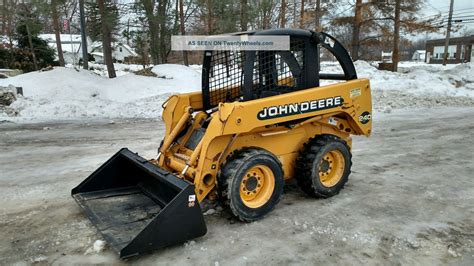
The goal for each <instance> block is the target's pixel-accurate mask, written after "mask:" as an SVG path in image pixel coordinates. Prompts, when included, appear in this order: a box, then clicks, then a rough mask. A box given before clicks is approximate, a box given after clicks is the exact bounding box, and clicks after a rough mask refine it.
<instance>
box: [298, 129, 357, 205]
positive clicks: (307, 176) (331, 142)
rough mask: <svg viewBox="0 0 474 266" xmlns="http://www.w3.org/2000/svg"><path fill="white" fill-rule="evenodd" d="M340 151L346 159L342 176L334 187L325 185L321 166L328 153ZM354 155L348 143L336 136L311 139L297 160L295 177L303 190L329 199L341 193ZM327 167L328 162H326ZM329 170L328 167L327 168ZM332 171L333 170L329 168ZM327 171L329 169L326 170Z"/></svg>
mask: <svg viewBox="0 0 474 266" xmlns="http://www.w3.org/2000/svg"><path fill="white" fill-rule="evenodd" d="M331 151H338V152H340V154H341V155H342V157H343V158H344V163H343V167H344V168H343V170H342V176H341V177H340V179H339V180H338V181H337V183H335V184H334V185H332V186H326V185H324V184H323V182H322V181H321V178H320V171H321V165H322V164H323V160H324V157H323V156H325V155H326V154H327V153H328V152H331ZM351 159H352V155H351V152H350V148H349V146H348V145H347V143H346V142H345V141H344V140H342V139H340V138H338V137H336V136H334V135H320V136H317V137H315V138H313V139H310V140H309V142H308V143H306V144H305V145H304V147H303V149H302V151H301V152H300V154H299V156H298V158H297V160H296V169H295V177H296V180H297V183H298V185H299V187H300V188H301V190H303V191H304V192H306V193H307V194H308V195H310V196H312V197H317V198H329V197H332V196H334V195H336V194H338V193H339V191H340V190H341V189H343V188H344V185H345V184H346V183H347V181H348V178H349V174H350V173H351V166H352V161H351ZM325 163H326V165H327V162H325ZM326 168H327V166H326ZM329 169H331V168H329ZM326 170H327V169H326Z"/></svg>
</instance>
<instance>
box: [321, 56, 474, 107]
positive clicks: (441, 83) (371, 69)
mask: <svg viewBox="0 0 474 266" xmlns="http://www.w3.org/2000/svg"><path fill="white" fill-rule="evenodd" d="M354 65H355V67H356V70H357V76H358V77H359V78H368V79H369V80H370V85H371V88H372V104H373V106H374V109H376V110H379V111H386V112H390V111H391V110H392V109H393V108H404V107H432V106H473V105H474V75H473V74H474V63H467V64H458V65H447V66H443V65H430V64H426V63H413V62H401V63H400V64H399V70H400V72H391V71H381V70H378V69H377V63H369V62H366V61H357V62H355V64H354ZM321 72H324V73H342V69H341V67H340V66H339V64H338V63H337V62H324V63H322V64H321ZM329 83H334V81H323V82H322V84H329Z"/></svg>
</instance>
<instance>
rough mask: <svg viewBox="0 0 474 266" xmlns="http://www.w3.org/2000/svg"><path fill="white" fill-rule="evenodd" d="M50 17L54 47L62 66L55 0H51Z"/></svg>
mask: <svg viewBox="0 0 474 266" xmlns="http://www.w3.org/2000/svg"><path fill="white" fill-rule="evenodd" d="M51 17H52V18H53V29H54V35H55V38H56V49H57V52H58V59H59V65H60V66H64V54H63V46H62V45H61V28H60V25H59V14H58V3H57V0H52V1H51Z"/></svg>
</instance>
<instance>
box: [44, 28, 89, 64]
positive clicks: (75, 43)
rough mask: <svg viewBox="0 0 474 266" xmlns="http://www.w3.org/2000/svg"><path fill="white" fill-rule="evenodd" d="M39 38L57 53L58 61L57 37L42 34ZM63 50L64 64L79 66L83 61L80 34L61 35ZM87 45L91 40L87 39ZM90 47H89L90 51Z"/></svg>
mask: <svg viewBox="0 0 474 266" xmlns="http://www.w3.org/2000/svg"><path fill="white" fill-rule="evenodd" d="M39 37H40V38H41V39H43V40H45V41H46V42H48V46H49V47H51V48H53V49H54V50H55V51H56V60H57V59H58V56H57V54H58V48H57V47H56V36H55V35H54V34H40V35H39ZM60 38H61V48H62V50H63V56H64V62H65V63H66V64H78V63H79V60H80V59H82V46H81V45H82V41H81V35H79V34H60ZM87 43H88V44H90V43H91V40H90V39H89V38H87ZM89 49H90V45H88V50H89Z"/></svg>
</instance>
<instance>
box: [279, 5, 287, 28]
mask: <svg viewBox="0 0 474 266" xmlns="http://www.w3.org/2000/svg"><path fill="white" fill-rule="evenodd" d="M285 27H286V0H281V6H280V28H285Z"/></svg>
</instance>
